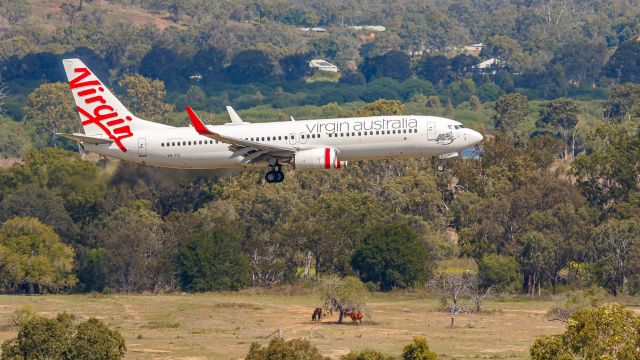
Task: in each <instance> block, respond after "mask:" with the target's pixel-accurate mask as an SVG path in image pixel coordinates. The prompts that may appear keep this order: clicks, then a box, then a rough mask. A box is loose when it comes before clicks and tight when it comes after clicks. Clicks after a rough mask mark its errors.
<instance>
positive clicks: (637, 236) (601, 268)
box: [593, 219, 640, 295]
mask: <svg viewBox="0 0 640 360" xmlns="http://www.w3.org/2000/svg"><path fill="white" fill-rule="evenodd" d="M593 240H594V245H595V246H594V250H595V254H594V255H595V256H594V257H595V259H596V260H595V272H596V274H597V277H598V278H599V279H600V281H601V283H602V284H603V285H604V286H605V287H607V288H609V289H610V290H611V291H612V292H613V293H614V294H618V293H620V294H623V295H628V294H629V278H630V277H631V276H632V275H634V274H637V272H638V263H637V261H638V260H640V259H639V258H638V256H640V254H638V252H637V249H638V246H640V223H639V222H638V220H637V219H628V220H617V219H610V220H609V221H607V222H606V223H604V224H602V225H600V226H598V227H597V228H596V230H595V234H594V239H593Z"/></svg>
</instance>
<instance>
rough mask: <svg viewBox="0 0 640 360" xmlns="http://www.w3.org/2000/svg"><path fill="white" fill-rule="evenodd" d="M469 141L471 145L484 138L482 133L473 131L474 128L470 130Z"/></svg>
mask: <svg viewBox="0 0 640 360" xmlns="http://www.w3.org/2000/svg"><path fill="white" fill-rule="evenodd" d="M470 138H471V143H472V144H473V145H475V144H477V143H479V142H481V141H482V139H484V137H483V136H482V134H480V133H479V132H477V131H475V130H471V136H470Z"/></svg>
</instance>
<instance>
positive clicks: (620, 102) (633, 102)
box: [604, 83, 640, 124]
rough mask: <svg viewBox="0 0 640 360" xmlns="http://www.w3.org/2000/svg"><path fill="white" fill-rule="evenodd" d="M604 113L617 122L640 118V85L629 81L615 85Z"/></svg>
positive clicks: (605, 105)
mask: <svg viewBox="0 0 640 360" xmlns="http://www.w3.org/2000/svg"><path fill="white" fill-rule="evenodd" d="M604 115H605V117H607V118H608V119H610V120H612V121H613V122H615V123H618V124H620V123H624V122H625V121H627V120H629V122H632V120H638V119H640V85H638V84H633V83H627V84H622V85H614V86H612V87H611V90H610V91H609V99H607V102H606V103H605V104H604Z"/></svg>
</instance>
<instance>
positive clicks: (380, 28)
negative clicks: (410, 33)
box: [349, 25, 387, 32]
mask: <svg viewBox="0 0 640 360" xmlns="http://www.w3.org/2000/svg"><path fill="white" fill-rule="evenodd" d="M349 29H353V30H355V31H360V30H368V31H373V32H385V31H387V28H386V27H384V26H382V25H353V26H349Z"/></svg>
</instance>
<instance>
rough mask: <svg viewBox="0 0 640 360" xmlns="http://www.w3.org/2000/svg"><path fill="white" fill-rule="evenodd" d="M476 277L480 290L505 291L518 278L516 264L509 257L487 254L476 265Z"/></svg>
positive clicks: (518, 273)
mask: <svg viewBox="0 0 640 360" xmlns="http://www.w3.org/2000/svg"><path fill="white" fill-rule="evenodd" d="M478 276H479V278H480V286H481V287H482V288H485V289H486V288H490V287H492V288H495V289H496V290H498V291H507V290H509V288H510V287H511V286H513V285H514V284H516V283H517V282H518V280H519V278H520V272H519V269H518V262H517V261H516V259H515V258H513V257H511V256H504V255H497V254H487V255H485V256H483V257H482V259H481V260H480V262H479V263H478Z"/></svg>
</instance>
